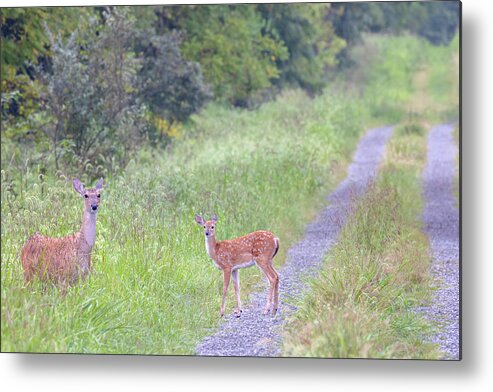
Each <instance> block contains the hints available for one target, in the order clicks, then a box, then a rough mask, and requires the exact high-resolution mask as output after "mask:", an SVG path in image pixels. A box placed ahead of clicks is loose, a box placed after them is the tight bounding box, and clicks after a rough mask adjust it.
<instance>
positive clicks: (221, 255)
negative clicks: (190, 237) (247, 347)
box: [195, 214, 279, 317]
mask: <svg viewBox="0 0 493 392" xmlns="http://www.w3.org/2000/svg"><path fill="white" fill-rule="evenodd" d="M195 222H197V223H198V224H199V225H201V226H203V228H204V235H205V249H206V251H207V254H208V255H209V257H210V258H211V259H212V261H213V262H214V264H215V266H216V267H217V268H219V269H220V270H222V271H223V274H224V282H223V298H222V303H221V317H222V316H223V315H224V306H225V303H226V294H227V292H228V287H229V282H230V279H231V277H233V284H234V288H235V293H236V302H237V308H236V309H235V312H234V313H235V315H236V317H240V315H241V312H242V309H241V300H240V275H239V269H240V268H246V267H250V266H252V265H254V264H257V266H258V267H259V268H260V269H261V270H262V272H263V273H264V274H265V276H266V277H267V279H268V280H269V284H270V288H269V294H268V296H267V303H266V305H265V308H264V314H267V313H269V310H272V313H273V314H275V313H276V311H277V306H278V301H279V275H278V273H277V272H276V270H275V269H274V267H273V266H272V259H273V258H274V256H275V255H276V253H277V251H278V250H279V239H278V238H277V237H275V236H274V234H272V233H271V232H269V231H263V230H261V231H255V232H253V233H250V234H247V235H244V236H242V237H238V238H235V239H232V240H223V241H216V222H217V216H216V215H215V214H214V216H213V217H212V219H211V220H209V221H205V220H204V218H202V217H201V216H200V215H196V216H195Z"/></svg>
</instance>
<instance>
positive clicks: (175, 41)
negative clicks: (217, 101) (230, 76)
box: [137, 30, 212, 141]
mask: <svg viewBox="0 0 493 392" xmlns="http://www.w3.org/2000/svg"><path fill="white" fill-rule="evenodd" d="M137 42H138V44H137V47H138V53H139V54H141V55H142V59H143V60H142V61H143V65H142V67H141V68H140V70H139V73H138V77H139V90H140V93H139V96H140V98H141V99H142V101H143V102H145V103H146V105H147V106H148V107H149V109H150V110H151V112H152V113H153V114H154V115H157V116H159V117H161V118H164V119H165V120H166V122H167V124H168V127H171V126H173V124H175V123H176V122H184V121H186V120H187V119H188V118H189V117H190V115H191V114H193V113H195V112H196V111H197V110H199V109H200V108H201V107H202V106H203V105H204V103H205V102H206V101H207V100H208V99H209V98H211V96H212V95H211V92H210V89H209V86H208V85H206V84H205V82H204V78H203V76H202V69H201V67H200V65H199V64H198V63H196V62H192V61H186V60H184V59H183V57H182V55H181V51H180V44H181V37H180V35H179V34H178V33H170V34H166V35H153V34H152V33H151V32H149V31H147V30H145V31H142V32H141V33H140V34H139V35H138V38H137ZM158 131H159V132H158V133H159V136H158V137H159V140H160V141H162V137H163V130H158Z"/></svg>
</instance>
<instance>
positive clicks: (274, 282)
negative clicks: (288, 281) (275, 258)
mask: <svg viewBox="0 0 493 392" xmlns="http://www.w3.org/2000/svg"><path fill="white" fill-rule="evenodd" d="M267 268H268V269H269V272H270V275H271V276H272V281H271V284H272V285H273V290H272V299H271V301H272V302H271V303H272V314H275V313H276V312H277V308H278V306H279V274H278V273H277V271H276V270H275V269H274V267H273V266H272V264H269V265H268V266H267Z"/></svg>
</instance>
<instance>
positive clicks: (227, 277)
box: [221, 269, 231, 317]
mask: <svg viewBox="0 0 493 392" xmlns="http://www.w3.org/2000/svg"><path fill="white" fill-rule="evenodd" d="M223 274H224V282H223V300H222V302H221V317H223V316H224V305H225V304H226V294H227V293H228V287H229V281H230V279H231V269H224V270H223Z"/></svg>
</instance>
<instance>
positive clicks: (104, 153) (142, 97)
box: [0, 1, 459, 177]
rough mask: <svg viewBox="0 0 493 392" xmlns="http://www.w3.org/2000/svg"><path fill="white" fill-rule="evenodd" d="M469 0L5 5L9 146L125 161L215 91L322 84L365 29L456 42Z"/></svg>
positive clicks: (86, 159)
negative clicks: (461, 10) (462, 5)
mask: <svg viewBox="0 0 493 392" xmlns="http://www.w3.org/2000/svg"><path fill="white" fill-rule="evenodd" d="M458 7H459V3H458V2H452V1H450V2H449V1H445V2H402V3H387V2H382V3H371V2H362V3H325V4H316V3H313V4H301V3H299V4H230V5H182V6H162V5H155V6H132V7H78V8H75V7H50V8H43V7H32V8H3V9H2V10H1V16H0V18H1V26H2V28H1V35H2V54H1V66H2V80H1V83H2V84H1V87H2V91H1V92H2V94H1V103H2V107H1V114H2V152H8V155H9V160H11V161H13V162H17V163H18V165H26V164H29V165H34V166H36V167H38V168H41V169H42V171H54V170H62V171H63V172H64V173H65V174H69V173H70V172H72V171H73V172H81V171H87V172H88V174H89V176H91V177H96V176H99V175H102V174H105V173H106V172H115V171H118V169H123V168H124V167H125V166H126V165H127V164H128V162H129V161H130V160H131V159H132V157H133V156H135V152H136V151H137V150H139V149H140V148H141V147H143V146H147V145H151V146H154V147H163V146H166V145H167V144H168V143H169V142H170V140H172V139H173V138H175V137H180V136H181V135H182V132H183V129H184V127H183V124H185V123H186V122H187V121H188V119H189V118H190V116H191V115H192V114H194V113H197V112H198V111H200V110H201V108H203V107H204V105H205V104H206V103H207V102H208V101H210V100H215V101H217V102H221V103H222V104H226V105H233V106H237V107H248V108H253V107H258V105H259V104H261V103H264V102H265V101H267V100H269V99H271V98H272V97H274V96H275V95H276V94H278V93H279V92H280V91H281V90H283V89H286V88H292V87H296V88H297V87H301V88H302V89H304V90H305V91H307V92H308V93H309V94H310V95H311V96H313V95H314V94H317V93H320V92H322V91H323V89H324V88H325V87H327V85H328V82H329V80H330V79H331V77H333V76H334V75H335V74H336V73H337V72H338V70H337V69H336V68H337V67H336V66H337V65H338V64H339V66H340V67H347V66H348V65H350V64H351V62H350V58H349V56H348V53H349V50H350V49H351V48H352V47H354V46H355V45H356V44H358V42H360V40H361V37H362V35H363V33H365V32H392V33H398V32H404V31H408V32H411V33H413V34H417V35H421V36H423V37H425V38H426V39H428V40H429V41H430V42H431V43H433V44H440V45H441V44H447V43H448V42H449V41H450V40H451V39H452V37H453V36H454V34H455V32H456V30H457V28H458V23H459V18H458ZM2 155H3V154H2ZM2 162H3V161H2ZM28 162H29V163H28ZM62 168H63V169H62Z"/></svg>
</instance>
